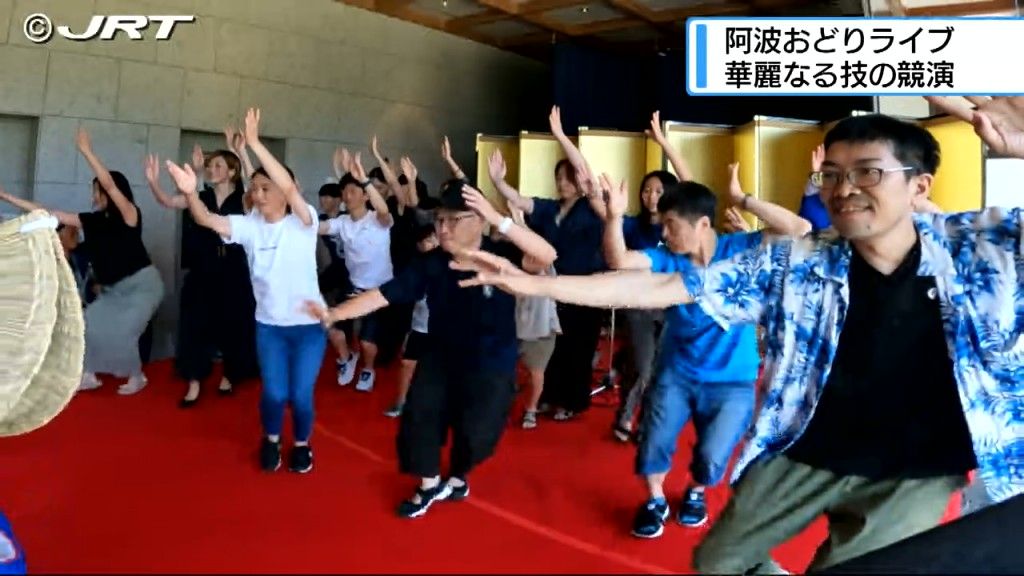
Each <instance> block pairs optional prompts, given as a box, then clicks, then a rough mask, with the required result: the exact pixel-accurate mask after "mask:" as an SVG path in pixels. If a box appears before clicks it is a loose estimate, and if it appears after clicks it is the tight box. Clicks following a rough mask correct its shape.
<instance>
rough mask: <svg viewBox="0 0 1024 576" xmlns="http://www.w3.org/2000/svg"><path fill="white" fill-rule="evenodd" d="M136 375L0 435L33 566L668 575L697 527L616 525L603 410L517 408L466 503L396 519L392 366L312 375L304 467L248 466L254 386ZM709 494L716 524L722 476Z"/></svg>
mask: <svg viewBox="0 0 1024 576" xmlns="http://www.w3.org/2000/svg"><path fill="white" fill-rule="evenodd" d="M147 372H148V374H149V377H150V385H149V387H148V388H147V389H145V390H144V391H143V392H141V393H140V394H138V395H136V396H133V397H120V396H117V395H116V393H115V392H116V385H114V383H110V382H108V383H107V385H105V386H104V388H103V389H101V390H98V391H95V392H90V393H84V394H81V395H79V396H78V397H76V398H75V399H74V400H73V402H72V403H71V405H70V406H69V407H68V409H67V410H65V412H64V413H63V414H61V415H60V416H58V418H57V419H56V420H54V421H53V422H52V423H51V424H50V425H48V426H47V427H45V428H43V429H42V430H39V431H37V432H35V433H32V434H30V435H27V436H25V437H20V438H12V439H4V440H2V441H0V506H2V507H3V509H4V511H5V512H6V513H7V515H8V516H9V517H10V519H11V521H12V522H13V524H14V526H15V530H16V531H17V534H18V536H19V538H20V539H21V540H22V544H23V545H24V547H25V548H26V556H27V559H28V562H29V568H30V570H31V571H32V572H34V573H54V572H133V571H139V572H235V573H240V572H241V573H256V572H260V573H268V572H276V573H283V572H292V573H294V572H374V573H385V572H392V573H394V572H435V573H436V572H460V573H468V572H477V573H483V572H503V573H516V572H518V573H525V572H530V573H555V572H559V573H565V572H573V573H582V572H590V573H594V572H598V573H679V572H690V571H691V568H690V557H691V552H692V549H693V547H694V546H695V545H696V544H697V542H698V541H699V539H700V537H701V536H702V534H703V533H704V530H700V529H698V530H691V529H685V528H682V527H680V526H678V525H676V524H674V523H672V524H670V525H669V526H668V527H667V528H666V532H665V535H664V536H662V537H661V538H660V539H658V540H653V541H642V540H638V539H635V538H633V537H631V536H630V535H629V532H628V530H629V527H630V522H631V519H632V515H633V512H634V509H635V507H636V506H637V505H638V503H639V502H640V500H641V499H642V498H643V496H644V492H643V490H642V489H641V485H640V483H639V481H638V480H637V479H636V478H635V477H634V476H633V475H632V457H633V449H632V446H625V445H621V444H618V443H616V442H615V441H613V440H611V438H610V434H609V430H610V424H611V419H612V410H611V409H610V408H607V407H601V406H599V407H595V408H594V409H593V410H591V411H590V412H589V413H588V414H586V415H585V416H584V418H582V419H581V420H579V421H576V422H570V423H557V422H553V421H551V420H548V419H544V420H542V421H541V423H540V426H539V427H538V428H537V429H535V430H531V431H524V430H521V429H519V428H518V418H519V416H520V412H518V411H517V412H516V413H515V415H514V417H515V419H516V420H515V421H514V422H513V424H514V425H513V426H511V427H510V428H509V430H508V433H507V434H506V436H505V437H504V439H503V441H502V444H501V445H500V446H499V451H498V454H497V456H496V457H495V458H494V459H492V460H491V461H490V462H488V463H487V464H485V465H484V467H483V468H481V469H479V470H478V471H477V473H476V474H475V475H474V476H473V477H472V479H471V485H472V494H471V496H470V498H469V499H468V500H467V501H465V502H462V503H438V504H437V505H435V507H433V508H432V509H431V510H430V512H429V513H428V514H427V516H426V517H424V518H420V519H417V520H404V519H400V518H398V517H397V516H396V515H395V514H394V508H395V506H396V505H397V504H398V502H399V501H400V500H401V499H402V498H404V497H406V496H408V494H409V493H410V491H411V489H412V486H413V482H412V481H411V480H410V479H408V478H404V477H401V476H399V475H398V474H397V472H396V465H395V463H394V432H395V427H396V424H397V423H396V421H394V420H391V419H388V418H385V417H384V416H382V414H381V412H382V411H383V410H384V409H385V408H386V407H387V405H388V404H389V402H390V401H391V400H392V395H393V392H394V384H393V382H394V376H395V374H394V373H393V372H384V371H381V372H379V374H378V385H377V389H376V390H375V391H374V392H373V393H372V394H363V393H359V392H356V391H355V390H354V389H353V388H351V387H348V388H340V387H339V386H337V385H336V384H333V382H332V380H333V374H330V373H329V372H330V370H329V369H327V370H325V371H324V372H323V374H322V378H321V381H320V384H319V388H318V391H317V410H318V414H317V430H316V433H315V435H314V438H313V446H314V448H315V454H316V468H315V470H314V471H313V472H312V473H311V474H309V475H305V476H299V475H295V474H290V473H288V472H285V471H283V470H282V471H281V472H278V473H276V474H272V475H266V474H263V473H261V472H259V471H258V469H257V467H256V462H255V448H256V446H257V442H258V439H259V419H258V412H257V400H258V383H249V384H245V385H243V386H241V387H240V388H239V391H238V393H236V395H234V396H232V397H227V398H223V397H219V396H217V395H216V390H215V388H216V386H215V384H209V385H208V386H207V388H206V390H204V396H203V397H202V399H201V400H200V402H199V403H198V405H196V406H195V407H194V408H193V409H192V410H187V411H182V410H180V409H178V407H177V401H178V399H179V397H180V396H181V394H182V393H183V392H184V386H183V384H181V383H178V382H174V381H172V379H171V377H170V366H169V364H167V363H158V364H154V365H152V366H150V367H149V368H148V370H147ZM691 437H692V434H691V432H689V431H688V432H687V434H686V436H685V437H684V438H683V440H682V441H681V446H680V448H681V450H680V452H679V456H678V457H677V461H676V469H677V470H678V472H677V473H674V474H673V476H671V477H670V486H669V487H670V489H671V492H670V494H672V495H673V497H677V495H678V494H679V491H680V490H681V484H682V483H683V482H684V481H685V478H684V477H685V470H686V466H687V464H688V457H689V456H688V450H686V449H685V448H686V445H688V444H689V442H690V438H691ZM708 498H709V506H710V507H711V514H712V521H713V520H714V518H715V515H716V514H717V513H718V511H719V510H720V509H721V508H722V506H723V505H724V502H725V500H726V498H727V493H726V490H725V489H718V490H715V491H712V492H709V497H708ZM823 535H824V525H823V522H819V523H817V524H816V525H814V526H813V527H812V528H811V529H810V530H808V532H807V533H805V534H803V535H801V536H800V537H798V538H796V539H794V540H793V541H791V542H789V543H787V544H786V545H785V546H782V547H781V548H780V549H779V550H778V551H777V554H776V557H777V559H778V560H779V561H780V562H781V563H782V564H783V565H784V566H786V567H787V568H790V569H792V570H800V569H802V568H803V567H804V566H805V565H806V563H807V562H809V561H810V558H811V555H812V554H813V550H814V548H815V547H816V546H817V544H818V542H819V541H820V540H821V538H822V537H823Z"/></svg>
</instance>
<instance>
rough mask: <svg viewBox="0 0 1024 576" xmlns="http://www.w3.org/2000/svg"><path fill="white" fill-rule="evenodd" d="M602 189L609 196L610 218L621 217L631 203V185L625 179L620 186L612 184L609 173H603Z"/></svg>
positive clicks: (608, 213)
mask: <svg viewBox="0 0 1024 576" xmlns="http://www.w3.org/2000/svg"><path fill="white" fill-rule="evenodd" d="M601 190H603V191H604V194H605V195H606V197H607V206H608V212H607V216H608V219H609V220H611V219H612V218H621V217H622V216H623V215H625V213H626V207H627V206H628V205H629V185H628V184H626V181H625V180H623V181H622V182H620V183H619V185H618V186H615V185H614V184H612V179H611V177H610V176H608V174H607V173H604V174H601Z"/></svg>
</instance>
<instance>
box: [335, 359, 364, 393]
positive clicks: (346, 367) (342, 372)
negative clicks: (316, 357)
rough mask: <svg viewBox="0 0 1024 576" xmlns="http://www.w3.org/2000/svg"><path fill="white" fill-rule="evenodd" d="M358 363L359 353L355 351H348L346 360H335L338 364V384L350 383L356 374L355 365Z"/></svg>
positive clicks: (345, 384) (346, 384)
mask: <svg viewBox="0 0 1024 576" xmlns="http://www.w3.org/2000/svg"><path fill="white" fill-rule="evenodd" d="M358 363H359V354H358V353H356V352H349V353H348V360H347V361H345V362H341V361H337V362H336V364H337V366H338V384H339V385H340V386H348V385H349V384H351V383H352V379H353V378H355V376H356V365H357V364H358Z"/></svg>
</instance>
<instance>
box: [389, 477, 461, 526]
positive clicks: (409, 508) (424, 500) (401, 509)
mask: <svg viewBox="0 0 1024 576" xmlns="http://www.w3.org/2000/svg"><path fill="white" fill-rule="evenodd" d="M450 493H451V487H449V486H448V483H447V482H441V483H440V484H438V485H437V486H435V487H433V488H431V489H429V490H424V489H423V488H417V489H416V494H418V495H419V497H420V501H419V503H414V502H413V501H412V499H409V500H406V501H405V502H402V503H401V504H400V505H399V506H398V515H399V516H402V517H403V518H419V517H420V516H423V515H424V514H426V513H427V509H428V508H430V505H431V504H433V503H434V502H437V501H438V500H444V499H445V498H447V497H448V495H449V494H450Z"/></svg>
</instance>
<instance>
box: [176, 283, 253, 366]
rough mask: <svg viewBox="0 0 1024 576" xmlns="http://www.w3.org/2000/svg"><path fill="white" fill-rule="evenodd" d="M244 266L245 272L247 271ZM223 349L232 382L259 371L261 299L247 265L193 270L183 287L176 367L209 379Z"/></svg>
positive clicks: (225, 363) (224, 359) (224, 361)
mask: <svg viewBox="0 0 1024 576" xmlns="http://www.w3.org/2000/svg"><path fill="white" fill-rule="evenodd" d="M243 272H244V274H243ZM218 350H219V351H220V353H221V356H222V360H223V363H224V376H225V377H226V378H227V379H228V380H230V381H231V383H232V384H238V383H239V382H241V381H243V380H247V379H250V378H256V377H258V376H259V364H258V362H257V360H256V300H255V298H254V297H253V294H252V284H250V282H249V274H248V271H247V270H239V269H237V267H225V269H224V270H221V271H219V272H218V271H207V270H190V271H189V272H188V274H187V275H186V276H185V282H184V285H183V286H182V289H181V312H180V315H179V321H178V352H177V357H176V358H175V369H176V371H177V373H178V376H180V377H181V378H182V379H183V380H199V381H202V380H205V379H206V378H207V377H208V376H209V375H210V372H211V371H212V369H213V359H214V356H215V355H216V353H217V351H218Z"/></svg>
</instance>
